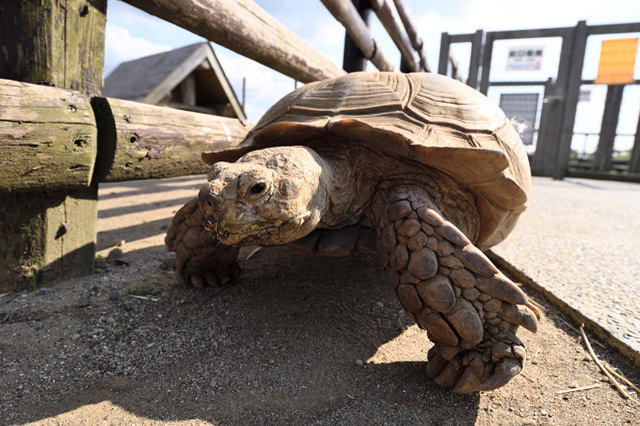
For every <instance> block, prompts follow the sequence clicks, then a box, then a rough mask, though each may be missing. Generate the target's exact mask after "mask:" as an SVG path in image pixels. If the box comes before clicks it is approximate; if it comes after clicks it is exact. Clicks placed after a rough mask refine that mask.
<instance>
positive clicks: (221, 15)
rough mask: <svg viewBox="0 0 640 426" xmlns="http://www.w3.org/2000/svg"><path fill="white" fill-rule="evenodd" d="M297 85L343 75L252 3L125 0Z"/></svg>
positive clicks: (229, 0)
mask: <svg viewBox="0 0 640 426" xmlns="http://www.w3.org/2000/svg"><path fill="white" fill-rule="evenodd" d="M125 1H126V2H127V3H129V4H131V5H133V6H135V7H137V8H139V9H142V10H144V11H145V12H147V13H150V14H151V15H154V16H157V17H159V18H162V19H164V20H165V21H168V22H171V23H173V24H176V25H178V26H180V27H182V28H184V29H186V30H188V31H191V32H193V33H195V34H198V35H200V36H202V37H204V38H206V39H207V40H210V41H213V42H214V43H217V44H219V45H221V46H224V47H226V48H228V49H231V50H233V51H234V52H236V53H239V54H241V55H244V56H246V57H248V58H250V59H253V60H255V61H257V62H260V63H261V64H263V65H266V66H267V67H269V68H272V69H274V70H276V71H279V72H281V73H283V74H285V75H288V76H289V77H291V78H294V79H295V80H297V81H301V82H303V83H309V82H311V81H316V80H323V79H326V78H332V77H338V76H340V75H343V74H344V71H343V70H341V69H340V68H339V67H338V66H337V65H335V64H334V63H333V62H331V61H330V60H329V59H327V58H325V57H324V56H322V54H320V53H319V52H318V51H317V50H315V49H314V48H313V47H311V46H309V45H308V44H307V43H306V42H305V41H303V40H302V39H301V38H300V37H298V36H297V35H296V34H294V33H293V32H292V31H291V30H289V29H288V28H287V27H285V26H284V25H282V24H281V23H280V22H279V21H278V20H276V19H275V18H274V17H273V16H271V15H269V14H268V13H267V12H265V11H264V9H262V8H261V7H260V6H258V5H257V4H256V3H254V2H253V1H251V0H236V1H232V0H200V1H195V0H125Z"/></svg>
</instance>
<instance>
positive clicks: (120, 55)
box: [105, 22, 171, 74]
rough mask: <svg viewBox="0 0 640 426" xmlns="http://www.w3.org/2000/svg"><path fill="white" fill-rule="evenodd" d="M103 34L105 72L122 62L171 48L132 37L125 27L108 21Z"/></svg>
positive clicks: (107, 72)
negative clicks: (104, 39)
mask: <svg viewBox="0 0 640 426" xmlns="http://www.w3.org/2000/svg"><path fill="white" fill-rule="evenodd" d="M105 36H106V43H105V74H109V73H110V72H111V71H113V70H114V69H115V68H116V67H117V66H118V65H119V64H120V63H122V62H126V61H130V60H132V59H137V58H141V57H144V56H148V55H153V54H155V53H160V52H166V51H168V50H171V46H168V45H163V44H155V43H153V42H151V41H149V40H145V39H143V38H139V37H134V36H132V35H131V33H130V32H129V30H127V29H126V28H122V27H119V26H117V25H114V24H111V23H108V22H107V28H106V33H105Z"/></svg>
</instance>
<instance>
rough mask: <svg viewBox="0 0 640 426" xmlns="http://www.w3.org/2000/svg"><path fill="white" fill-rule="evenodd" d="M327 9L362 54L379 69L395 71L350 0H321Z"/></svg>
mask: <svg viewBox="0 0 640 426" xmlns="http://www.w3.org/2000/svg"><path fill="white" fill-rule="evenodd" d="M322 4H324V5H325V7H326V8H327V10H329V12H331V14H332V15H333V17H334V18H336V20H337V21H338V22H340V23H341V24H342V26H343V27H344V28H345V30H346V31H347V33H348V34H349V36H350V37H351V38H352V39H353V41H354V43H355V44H356V46H358V49H360V51H361V52H362V55H363V56H364V57H365V58H367V59H368V60H370V61H371V63H372V64H373V65H374V66H375V67H376V68H378V69H379V70H380V71H395V70H396V69H395V67H394V66H393V64H392V63H391V61H390V60H389V59H388V58H387V57H386V56H385V55H384V53H382V50H381V49H380V48H379V47H378V45H377V44H376V41H375V40H374V39H373V38H372V37H371V31H369V27H368V26H367V24H366V23H365V22H364V20H363V19H362V17H361V16H360V14H359V13H358V10H357V9H356V7H355V6H354V5H353V2H352V1H351V0H322Z"/></svg>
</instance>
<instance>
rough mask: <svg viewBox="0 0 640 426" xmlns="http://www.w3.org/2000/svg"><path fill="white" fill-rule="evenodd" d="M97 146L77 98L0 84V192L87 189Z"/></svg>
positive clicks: (87, 111) (86, 110) (88, 114)
mask: <svg viewBox="0 0 640 426" xmlns="http://www.w3.org/2000/svg"><path fill="white" fill-rule="evenodd" d="M97 146H98V130H97V128H96V123H95V119H94V117H93V112H92V111H91V106H90V104H89V100H88V99H87V98H86V97H85V96H84V95H83V94H81V93H79V92H76V91H73V90H65V89H58V88H55V87H45V86H38V85H34V84H27V83H19V82H16V81H12V80H0V191H4V192H31V191H43V190H50V189H56V190H58V189H70V188H78V187H82V186H85V187H86V186H89V184H90V183H91V176H92V175H93V164H94V161H95V157H96V153H97Z"/></svg>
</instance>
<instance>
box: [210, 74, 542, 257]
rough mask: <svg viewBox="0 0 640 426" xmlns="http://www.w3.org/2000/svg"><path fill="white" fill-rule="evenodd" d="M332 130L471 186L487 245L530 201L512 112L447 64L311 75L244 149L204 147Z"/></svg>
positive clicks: (227, 155)
mask: <svg viewBox="0 0 640 426" xmlns="http://www.w3.org/2000/svg"><path fill="white" fill-rule="evenodd" d="M331 136H334V137H335V138H333V139H332V138H331ZM328 140H335V141H339V143H362V144H367V145H368V146H373V147H374V148H375V149H377V150H378V152H382V153H388V154H389V155H393V156H395V157H396V158H397V157H401V158H406V159H408V160H413V161H418V162H420V163H423V164H425V165H427V166H429V167H432V168H435V169H437V170H440V171H441V172H444V173H445V174H447V175H449V176H450V177H451V178H453V179H455V180H456V181H458V182H459V183H461V184H462V185H464V186H466V187H467V188H468V189H469V190H470V191H471V192H472V193H473V194H474V196H475V199H476V205H477V208H478V211H479V214H480V235H479V237H478V240H477V241H476V242H475V244H476V245H477V246H480V247H482V248H488V247H490V246H492V245H494V244H497V243H499V242H500V241H502V240H503V239H504V238H505V237H506V236H507V235H508V233H509V232H510V231H511V229H512V228H513V226H514V225H515V222H516V220H517V218H518V216H519V215H520V213H521V212H522V211H524V209H525V208H526V203H527V199H528V194H529V191H530V185H531V177H530V169H529V162H528V158H527V154H526V152H525V149H524V146H523V145H522V142H521V141H520V138H519V136H518V133H517V132H516V130H515V129H514V128H513V126H512V125H511V122H510V120H509V119H508V118H507V117H506V116H505V114H504V113H503V112H502V110H501V109H500V108H498V107H497V106H496V105H494V104H493V103H492V102H490V101H489V100H488V99H487V98H486V97H485V96H483V95H482V94H480V93H479V92H477V91H476V90H474V89H472V88H470V87H468V86H466V85H464V84H462V83H460V82H457V81H455V80H452V79H450V78H448V77H444V76H441V75H438V74H429V73H412V74H401V73H385V72H374V73H369V72H360V73H351V74H347V75H345V76H342V77H338V78H334V79H330V80H323V81H319V82H314V83H310V84H307V85H306V86H303V87H301V88H299V89H297V90H295V91H294V92H292V93H290V94H288V95H287V96H285V97H284V98H282V99H281V100H280V101H278V102H277V103H276V104H275V105H274V106H272V107H271V108H270V109H269V110H268V111H267V112H266V113H265V115H264V116H263V117H262V119H261V120H260V121H259V122H258V124H257V125H256V126H255V127H254V128H253V129H252V130H251V131H250V132H249V134H248V135H247V137H246V139H245V140H244V141H243V142H242V143H240V144H239V145H238V146H237V147H236V148H235V149H232V150H226V151H222V152H209V153H204V154H203V156H202V157H203V160H204V161H205V162H207V163H208V164H213V163H215V162H217V161H235V160H236V159H238V158H239V157H241V156H242V155H244V154H245V153H247V152H249V151H252V150H255V149H261V148H266V147H272V146H282V145H306V146H309V147H311V148H314V147H317V146H318V144H323V145H325V146H326V144H327V141H328ZM425 178H427V177H426V176H425ZM416 179H418V180H419V179H420V176H416ZM372 184H375V183H372Z"/></svg>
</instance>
